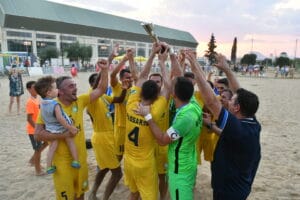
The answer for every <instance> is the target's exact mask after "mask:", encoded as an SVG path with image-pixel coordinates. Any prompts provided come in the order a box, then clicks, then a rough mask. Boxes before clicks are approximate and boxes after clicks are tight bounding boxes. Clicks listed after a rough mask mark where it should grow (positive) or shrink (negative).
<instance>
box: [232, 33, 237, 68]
mask: <svg viewBox="0 0 300 200" xmlns="http://www.w3.org/2000/svg"><path fill="white" fill-rule="evenodd" d="M236 51H237V39H236V37H235V38H234V40H233V45H232V48H231V63H232V64H235V63H236Z"/></svg>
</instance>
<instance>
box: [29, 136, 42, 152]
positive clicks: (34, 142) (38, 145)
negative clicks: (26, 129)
mask: <svg viewBox="0 0 300 200" xmlns="http://www.w3.org/2000/svg"><path fill="white" fill-rule="evenodd" d="M28 136H29V139H30V142H31V145H32V148H33V150H35V151H37V150H39V149H40V148H41V146H42V145H43V142H41V141H37V140H35V139H34V136H33V134H29V135H28Z"/></svg>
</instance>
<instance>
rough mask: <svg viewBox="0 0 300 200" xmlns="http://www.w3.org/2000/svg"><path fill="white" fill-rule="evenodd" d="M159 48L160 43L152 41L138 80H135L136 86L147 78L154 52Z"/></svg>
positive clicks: (139, 85) (140, 84)
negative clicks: (149, 52)
mask: <svg viewBox="0 0 300 200" xmlns="http://www.w3.org/2000/svg"><path fill="white" fill-rule="evenodd" d="M160 49H161V44H159V43H157V42H156V43H153V45H152V51H151V54H150V56H149V58H148V60H147V62H146V64H145V66H144V68H143V70H142V71H141V73H140V75H139V78H138V80H137V83H136V85H137V86H138V87H142V85H143V83H144V82H145V81H147V80H148V75H149V73H150V70H151V67H152V63H153V60H154V58H155V56H156V54H157V53H158V52H159V51H160Z"/></svg>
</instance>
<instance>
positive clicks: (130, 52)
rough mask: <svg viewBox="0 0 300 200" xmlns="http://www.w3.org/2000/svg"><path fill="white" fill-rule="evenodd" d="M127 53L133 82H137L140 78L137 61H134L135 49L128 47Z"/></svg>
mask: <svg viewBox="0 0 300 200" xmlns="http://www.w3.org/2000/svg"><path fill="white" fill-rule="evenodd" d="M126 54H127V56H128V61H129V69H130V73H131V76H132V79H133V82H134V83H135V84H136V82H137V79H138V72H137V69H136V65H135V62H134V50H133V49H128V50H127V52H126Z"/></svg>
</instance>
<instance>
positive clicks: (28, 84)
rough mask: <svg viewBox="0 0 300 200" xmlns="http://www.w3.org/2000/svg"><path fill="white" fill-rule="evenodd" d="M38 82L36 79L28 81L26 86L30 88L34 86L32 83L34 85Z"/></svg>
mask: <svg viewBox="0 0 300 200" xmlns="http://www.w3.org/2000/svg"><path fill="white" fill-rule="evenodd" d="M35 83H36V81H28V82H27V83H26V88H27V89H30V88H31V87H32V85H34V84H35Z"/></svg>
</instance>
